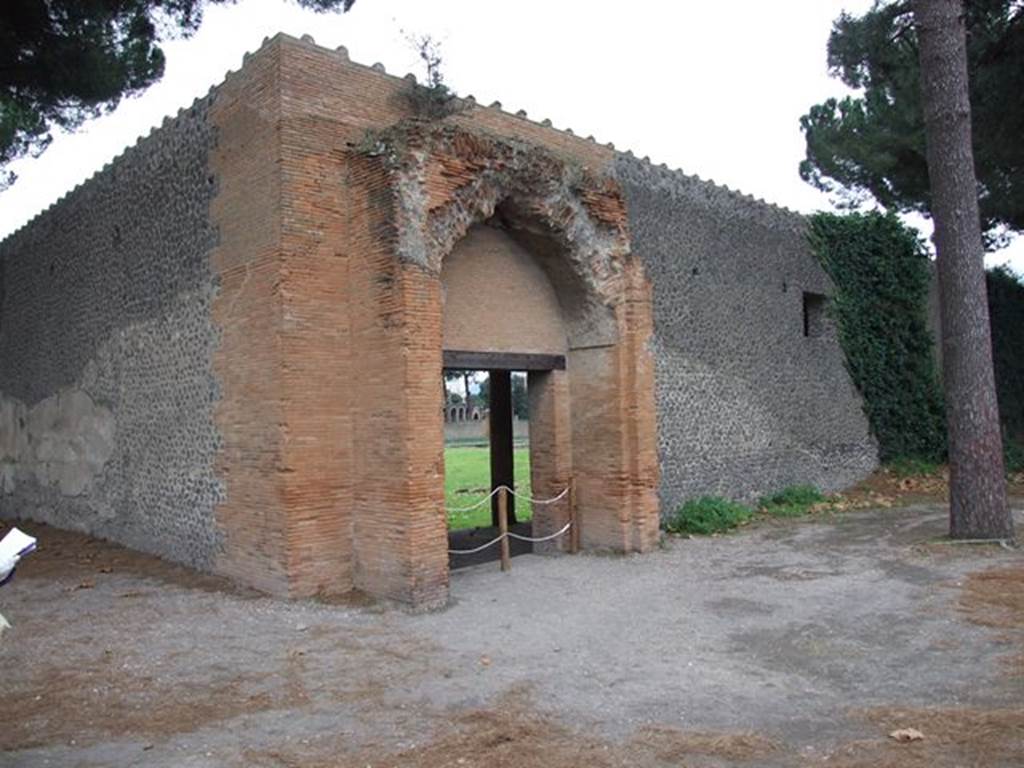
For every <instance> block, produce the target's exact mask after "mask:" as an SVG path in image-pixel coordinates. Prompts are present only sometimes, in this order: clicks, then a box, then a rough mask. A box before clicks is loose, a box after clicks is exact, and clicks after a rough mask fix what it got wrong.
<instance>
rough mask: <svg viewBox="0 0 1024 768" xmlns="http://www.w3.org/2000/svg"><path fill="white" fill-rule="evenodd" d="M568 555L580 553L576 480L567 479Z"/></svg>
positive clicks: (573, 478)
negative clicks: (570, 525) (569, 523)
mask: <svg viewBox="0 0 1024 768" xmlns="http://www.w3.org/2000/svg"><path fill="white" fill-rule="evenodd" d="M569 521H570V522H571V523H572V527H571V528H569V553H570V554H573V555H575V554H576V553H577V552H579V551H580V516H579V513H578V512H577V510H576V478H575V477H570V478H569Z"/></svg>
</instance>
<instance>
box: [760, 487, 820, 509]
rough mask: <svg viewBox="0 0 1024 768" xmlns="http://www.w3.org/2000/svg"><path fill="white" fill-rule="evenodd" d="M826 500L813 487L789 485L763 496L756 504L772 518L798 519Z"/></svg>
mask: <svg viewBox="0 0 1024 768" xmlns="http://www.w3.org/2000/svg"><path fill="white" fill-rule="evenodd" d="M825 501H827V499H826V498H825V496H824V495H823V494H822V493H821V491H819V490H818V489H817V488H815V487H814V486H813V485H791V486H789V487H788V488H783V489H782V490H781V491H779V492H778V493H775V494H773V495H771V496H765V497H763V498H762V499H761V500H760V501H759V502H758V505H757V506H758V509H760V510H761V511H762V512H764V513H765V514H768V515H771V516H772V517H800V516H801V515H806V514H807V513H808V512H810V511H811V508H812V507H814V506H815V505H817V504H822V503H824V502H825Z"/></svg>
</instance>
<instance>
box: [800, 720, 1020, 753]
mask: <svg viewBox="0 0 1024 768" xmlns="http://www.w3.org/2000/svg"><path fill="white" fill-rule="evenodd" d="M856 714H857V715H859V716H860V717H862V718H864V719H866V720H867V721H869V722H870V723H872V724H873V725H876V726H878V728H879V736H878V737H877V738H875V739H866V740H861V741H854V742H850V743H848V744H845V745H843V746H842V747H840V748H838V749H837V750H835V751H834V752H832V753H831V754H830V755H829V756H828V761H827V764H828V765H829V766H831V768H945V767H946V766H971V767H972V768H973V766H978V768H982V766H984V768H1004V767H1005V768H1010V767H1011V766H1019V765H1020V764H1021V763H1020V759H1021V755H1024V709H894V708H875V709H868V710H862V711H860V712H858V713H856ZM902 728H916V729H917V730H918V731H920V732H921V733H922V734H924V738H923V739H921V740H920V741H911V742H906V743H901V742H897V741H896V740H894V739H893V738H891V737H890V736H889V734H890V733H892V732H893V731H895V730H897V729H902ZM811 764H814V765H818V764H821V760H820V758H819V759H817V760H814V761H812V762H808V763H807V765H811Z"/></svg>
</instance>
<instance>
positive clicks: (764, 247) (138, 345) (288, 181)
mask: <svg viewBox="0 0 1024 768" xmlns="http://www.w3.org/2000/svg"><path fill="white" fill-rule="evenodd" d="M417 88H418V86H416V84H415V82H414V81H413V80H411V79H410V78H397V77H392V76H390V75H388V74H386V73H385V72H383V70H382V68H381V67H379V66H374V67H365V66H362V65H360V64H356V63H353V62H351V61H349V60H348V57H347V55H346V53H345V51H344V50H343V49H339V50H338V51H331V50H327V49H324V48H320V47H318V46H317V45H315V43H314V42H313V41H312V40H311V39H309V38H304V39H302V40H296V39H294V38H290V37H287V36H284V35H279V36H277V37H275V38H274V39H272V40H268V41H266V42H265V44H264V45H263V47H262V48H261V49H260V50H259V51H257V52H256V53H254V54H251V55H249V56H247V57H246V60H245V63H244V65H243V67H242V68H241V70H240V71H238V72H235V73H231V74H229V75H228V77H227V78H226V80H225V81H224V82H223V83H222V84H221V85H219V86H217V87H215V88H214V89H213V90H211V92H210V93H209V95H207V96H206V97H204V98H202V99H199V100H198V101H196V102H195V104H193V105H192V106H191V107H190V108H188V109H185V110H182V111H181V112H180V113H179V114H178V116H177V117H175V118H169V119H168V120H166V121H165V122H164V124H163V126H162V127H160V128H157V129H155V130H154V131H153V132H152V133H151V134H150V135H149V136H147V137H146V138H144V139H142V140H140V141H139V142H138V144H137V145H135V146H134V147H131V148H130V149H128V150H126V151H125V152H124V153H123V154H122V155H121V156H120V157H118V158H117V159H115V160H114V161H113V162H111V163H110V164H109V165H107V166H106V167H104V168H103V169H102V170H101V171H100V172H98V173H97V174H96V175H95V176H94V177H93V178H92V179H90V180H89V181H87V182H85V183H84V184H82V185H81V186H80V187H78V188H77V189H75V190H74V191H73V192H71V193H70V194H68V195H67V196H66V197H65V198H63V199H62V200H61V201H60V202H58V203H57V204H55V205H54V206H52V207H51V208H50V209H48V210H47V211H46V212H44V213H43V214H41V215H40V216H38V217H37V218H36V219H35V220H33V221H32V222H31V223H30V224H28V225H27V226H25V227H24V228H22V229H21V230H19V231H18V232H17V233H15V234H14V235H12V236H11V237H10V238H8V239H7V240H6V241H5V242H4V243H3V244H2V245H0V259H2V260H0V302H2V303H0V360H2V361H3V364H2V366H0V516H2V517H4V518H7V519H18V518H30V519H33V520H39V521H43V522H47V523H50V524H53V525H56V526H60V527H65V528H73V529H77V530H82V531H86V532H89V533H91V534H93V535H96V536H101V537H105V538H109V539H112V540H115V541H118V542H121V543H123V544H126V545H127V546H130V547H133V548H136V549H139V550H143V551H146V552H152V553H155V554H158V555H160V556H162V557H165V558H167V559H169V560H174V561H177V562H181V563H184V564H186V565H189V566H191V567H193V568H197V569H201V570H206V571H211V572H215V573H220V574H224V575H227V576H229V577H231V578H233V579H235V580H236V581H238V582H241V583H244V584H248V585H251V586H254V587H256V588H258V589H262V590H265V591H268V592H271V593H275V594H282V595H289V596H305V595H311V594H316V593H328V594H329V593H344V592H347V591H350V590H353V589H359V590H363V591H366V592H369V593H371V594H374V595H378V596H382V597H389V598H394V599H398V600H402V601H406V602H409V603H412V604H414V605H416V606H419V607H429V606H433V605H438V604H441V603H443V602H444V601H445V600H446V599H447V594H448V556H447V531H446V520H445V512H444V491H443V483H444V461H443V426H444V416H443V411H442V397H443V394H442V388H441V386H440V383H439V382H440V377H441V371H442V366H443V353H444V352H445V351H449V350H460V351H468V352H475V353H490V354H494V353H507V354H516V355H522V356H524V358H525V356H528V355H535V356H549V357H552V358H554V357H557V358H558V359H560V360H564V366H560V367H557V368H554V369H550V370H531V371H530V372H529V397H530V453H531V473H532V479H533V488H534V492H535V493H536V494H537V495H538V496H544V495H547V494H549V493H550V494H552V495H553V494H554V493H557V491H558V490H559V489H561V488H563V487H565V485H566V483H567V482H568V481H569V479H570V478H572V479H573V480H574V482H575V484H576V489H577V501H578V510H579V520H580V536H581V544H582V546H583V547H584V548H585V549H588V548H589V549H604V550H615V551H622V552H643V551H647V550H650V549H652V548H653V547H655V546H656V545H657V541H658V525H659V513H660V512H668V511H670V510H672V509H673V508H674V506H676V505H677V504H678V503H680V502H681V501H683V500H685V499H687V498H691V497H694V496H697V495H702V494H724V495H731V496H740V497H749V496H754V495H757V494H759V493H763V492H766V491H770V490H773V489H777V488H779V487H782V486H785V485H790V484H794V483H812V484H815V485H817V486H819V487H821V488H824V489H827V490H830V489H836V488H839V487H842V486H845V485H848V484H851V483H853V482H855V481H857V480H858V479H860V478H861V477H863V476H864V475H866V474H867V473H868V472H870V471H871V470H872V469H873V468H874V467H875V465H876V462H877V455H876V448H875V444H874V441H873V439H872V438H871V436H870V434H869V429H868V424H867V420H866V418H865V416H864V413H863V410H862V404H861V401H860V397H859V395H858V393H857V392H856V390H855V388H854V387H853V385H852V383H851V381H850V378H849V376H848V374H847V372H846V369H845V364H844V358H843V355H842V352H841V350H840V347H839V344H838V341H837V338H836V334H835V329H834V328H833V327H832V325H831V324H830V323H829V321H828V319H827V317H826V316H825V315H824V313H823V309H822V307H823V304H824V300H825V297H827V296H828V294H829V293H830V291H831V284H830V282H829V280H828V278H827V277H826V275H825V273H824V272H823V271H822V270H821V268H820V267H819V266H818V264H817V263H816V261H815V259H814V257H813V256H812V254H811V251H810V248H809V246H808V244H807V242H806V237H805V222H804V220H803V218H802V217H801V216H799V215H797V214H794V213H791V212H789V211H785V210H782V209H779V208H776V207H774V206H771V205H768V204H766V203H764V202H761V201H755V200H753V199H752V198H749V197H746V196H743V195H740V194H737V193H735V192H733V191H730V190H728V189H723V188H721V187H717V186H715V185H714V184H711V183H708V182H704V181H701V180H699V179H697V178H695V177H690V176H686V175H685V174H682V173H679V172H676V171H670V170H668V169H665V168H658V167H654V166H652V165H651V164H650V163H649V162H647V161H641V160H638V159H635V158H634V157H633V156H632V155H631V154H622V153H620V152H617V151H615V150H614V148H613V147H611V146H610V145H609V146H603V145H599V144H597V143H595V142H594V141H593V140H590V139H581V138H578V137H576V136H574V135H572V133H571V132H568V131H565V132H563V131H558V130H555V129H553V128H551V127H550V125H549V124H547V123H545V124H538V123H535V122H532V121H530V120H528V119H526V118H525V116H522V115H511V114H508V113H506V112H503V111H502V110H501V108H500V105H497V104H495V105H492V106H491V107H483V106H480V105H477V104H475V102H473V101H472V100H471V99H468V98H467V99H465V100H460V101H459V102H458V108H456V109H453V110H450V114H447V116H444V117H437V116H434V117H431V118H427V117H424V116H423V115H422V112H421V110H419V109H418V108H417V106H416V104H417V100H416V99H413V98H410V94H411V93H412V92H414V91H415V90H416V89H417ZM565 514H566V513H565V511H564V510H563V509H561V508H558V507H557V505H556V506H555V507H552V508H551V509H550V510H547V511H542V512H539V513H538V514H537V516H536V518H535V521H534V528H535V532H537V533H544V532H546V531H550V530H554V529H555V528H556V527H560V526H561V525H562V524H563V520H564V515H565Z"/></svg>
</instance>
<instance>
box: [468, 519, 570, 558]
mask: <svg viewBox="0 0 1024 768" xmlns="http://www.w3.org/2000/svg"><path fill="white" fill-rule="evenodd" d="M570 528H572V520H570V521H569V522H568V523H566V524H565V525H563V526H562V529H561V530H559V531H556V532H555V533H552V534H550V535H548V536H539V537H537V538H534V537H533V536H520V535H519V534H518V533H512V531H506V532H505V533H502V534H499V535H498V536H495V537H494V538H493V539H491V540H490V541H488V542H487V543H486V544H481V545H480V546H479V547H474V548H473V549H449V550H448V554H449V555H475V554H476V553H477V552H483V551H484V550H485V549H487V548H488V547H491V546H494V545H495V544H497V543H498V542H499V541H501V540H502V539H504V538H505V537H506V536H508V537H509V538H511V539H519V541H529V542H532V543H534V544H539V543H540V542H542V541H551V540H552V539H557V538H558V537H559V536H562V535H563V534H565V532H566V531H568V530H569V529H570Z"/></svg>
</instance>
